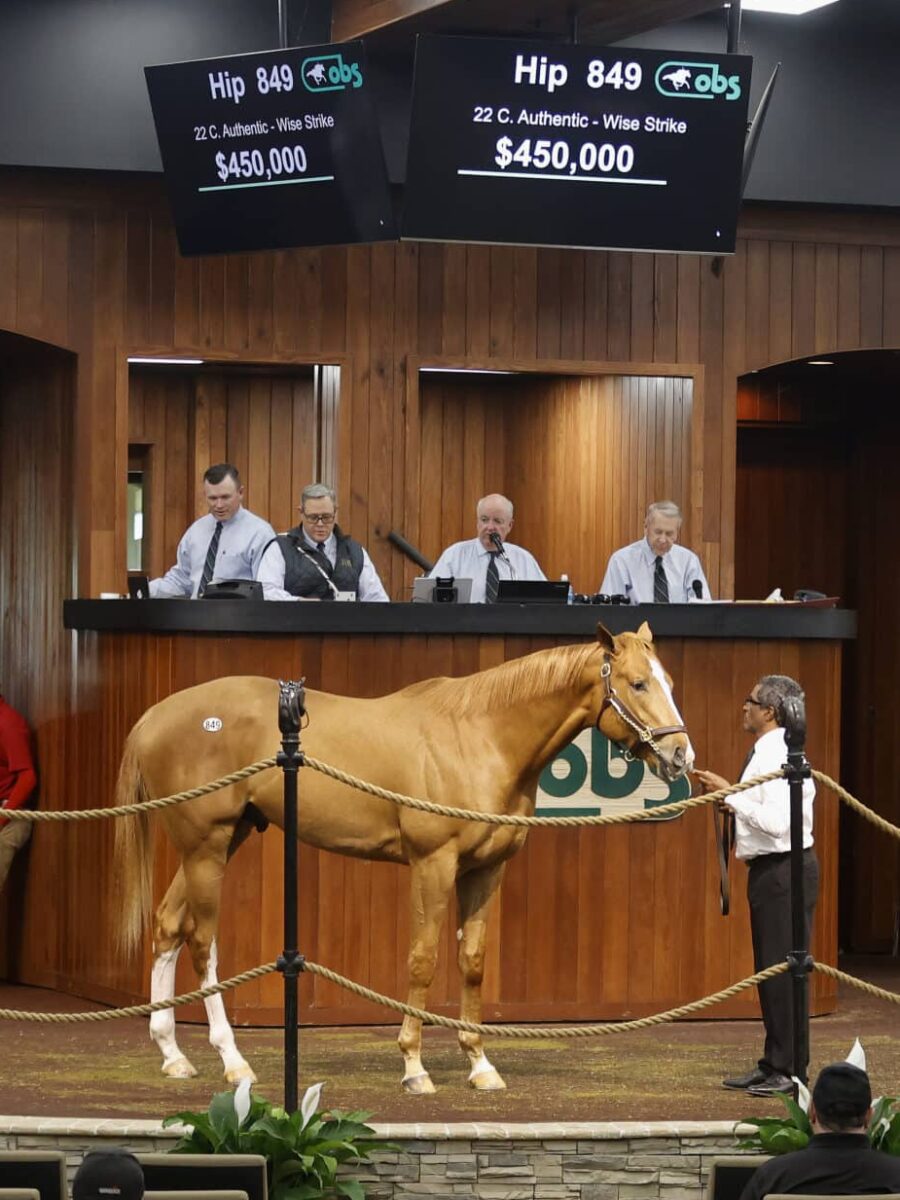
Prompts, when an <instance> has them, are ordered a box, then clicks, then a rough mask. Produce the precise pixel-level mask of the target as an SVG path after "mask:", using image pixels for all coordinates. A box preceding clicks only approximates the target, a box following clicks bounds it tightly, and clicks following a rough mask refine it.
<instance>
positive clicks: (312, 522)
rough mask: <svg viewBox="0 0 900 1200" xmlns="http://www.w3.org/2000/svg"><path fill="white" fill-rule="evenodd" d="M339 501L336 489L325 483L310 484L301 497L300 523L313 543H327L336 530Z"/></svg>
mask: <svg viewBox="0 0 900 1200" xmlns="http://www.w3.org/2000/svg"><path fill="white" fill-rule="evenodd" d="M336 516H337V500H336V498H335V494H334V488H330V487H328V485H327V484H324V483H310V484H308V485H307V486H306V487H305V488H304V489H303V492H302V494H301V496H300V522H301V524H302V525H303V532H304V533H305V534H306V536H307V537H308V538H309V540H310V541H311V542H327V541H328V539H329V538H330V537H331V533H332V530H333V529H334V521H335V517H336Z"/></svg>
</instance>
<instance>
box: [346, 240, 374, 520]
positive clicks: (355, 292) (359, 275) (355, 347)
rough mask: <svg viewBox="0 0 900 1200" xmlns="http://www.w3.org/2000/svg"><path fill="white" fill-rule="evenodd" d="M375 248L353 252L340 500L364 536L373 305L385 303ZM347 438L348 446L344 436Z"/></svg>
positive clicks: (368, 455)
mask: <svg viewBox="0 0 900 1200" xmlns="http://www.w3.org/2000/svg"><path fill="white" fill-rule="evenodd" d="M371 254H372V251H371V247H363V246H353V247H351V248H350V250H349V260H348V272H347V279H348V294H347V323H348V327H349V338H348V341H349V347H348V348H349V350H350V353H351V356H352V362H353V365H352V368H351V371H350V374H351V376H352V392H351V397H350V403H349V406H346V405H345V406H344V412H345V415H346V418H347V421H346V423H345V424H344V425H343V426H342V430H341V433H342V445H346V455H347V457H346V467H347V472H346V474H345V473H344V470H343V468H344V465H345V461H344V460H343V459H342V463H341V468H342V470H341V480H340V497H341V504H342V507H343V511H344V519H345V520H346V521H347V524H348V526H349V528H350V529H354V530H356V532H357V536H358V537H359V536H361V535H362V534H363V531H364V530H365V529H366V527H367V520H366V497H367V495H368V490H369V482H370V475H369V473H370V469H371V462H370V451H371V443H370V429H369V417H368V407H369V387H370V382H371V376H370V370H369V356H370V353H371V329H370V326H371V319H372V304H373V302H374V303H376V304H381V303H382V298H381V297H380V296H373V295H372V258H371ZM344 436H346V437H347V441H346V443H344V441H343V437H344Z"/></svg>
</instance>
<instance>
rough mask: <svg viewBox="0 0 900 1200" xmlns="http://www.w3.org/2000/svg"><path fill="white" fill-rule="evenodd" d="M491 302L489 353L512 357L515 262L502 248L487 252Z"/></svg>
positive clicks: (495, 247) (498, 247) (514, 317)
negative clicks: (488, 255) (488, 256)
mask: <svg viewBox="0 0 900 1200" xmlns="http://www.w3.org/2000/svg"><path fill="white" fill-rule="evenodd" d="M489 253H490V270H491V275H490V278H491V303H490V310H489V314H488V320H489V323H490V343H489V353H490V354H492V355H496V356H497V357H499V358H511V357H512V355H513V353H514V347H515V325H516V310H515V299H516V296H515V271H516V260H515V257H514V256H513V255H512V254H508V253H507V252H506V250H505V248H504V247H502V246H492V247H491V249H490V252H489Z"/></svg>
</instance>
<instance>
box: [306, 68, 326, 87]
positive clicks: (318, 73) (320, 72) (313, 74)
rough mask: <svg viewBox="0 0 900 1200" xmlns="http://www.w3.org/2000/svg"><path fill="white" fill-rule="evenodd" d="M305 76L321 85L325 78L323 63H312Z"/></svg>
mask: <svg viewBox="0 0 900 1200" xmlns="http://www.w3.org/2000/svg"><path fill="white" fill-rule="evenodd" d="M306 78H307V79H311V80H312V81H313V83H314V84H316V85H317V86H318V87H321V85H322V84H323V83H324V82H325V80H326V78H327V76H326V75H325V67H324V66H323V64H322V63H320V62H317V63H314V64H313V65H312V66H311V67H310V68H309V70H308V71H307V72H306Z"/></svg>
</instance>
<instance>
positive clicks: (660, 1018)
mask: <svg viewBox="0 0 900 1200" xmlns="http://www.w3.org/2000/svg"><path fill="white" fill-rule="evenodd" d="M303 969H304V971H308V972H309V973H310V974H311V975H320V976H321V977H322V978H323V979H327V980H328V981H329V982H330V983H335V984H337V985H338V987H342V988H346V989H347V991H348V992H353V993H354V995H357V996H361V997H362V998H363V999H364V1000H371V1001H373V1002H374V1003H375V1004H381V1005H383V1007H385V1008H390V1009H393V1011H394V1012H399V1013H403V1014H404V1015H405V1016H407V1017H416V1018H417V1019H418V1020H420V1021H424V1022H425V1024H426V1025H440V1026H441V1027H442V1028H443V1029H459V1030H462V1031H463V1032H465V1033H478V1034H483V1035H485V1036H488V1037H500V1038H535V1037H545V1038H586V1037H600V1036H601V1035H603V1034H607V1033H630V1032H631V1031H632V1030H635V1029H647V1028H649V1027H650V1026H652V1025H664V1024H666V1023H667V1022H669V1021H677V1020H678V1019H679V1018H680V1017H686V1016H689V1015H690V1014H691V1013H695V1012H700V1011H701V1010H702V1009H704V1008H709V1007H710V1006H711V1005H713V1004H719V1003H720V1002H721V1001H722V1000H729V999H731V997H732V996H736V995H737V994H738V993H739V992H743V991H745V990H746V989H747V988H750V987H754V986H755V985H756V984H758V983H763V982H765V980H767V979H772V978H773V977H774V976H775V975H781V974H782V972H784V971H786V970H787V969H788V964H787V963H786V962H783V963H775V965H774V966H771V967H766V969H765V970H764V971H757V973H756V974H755V975H748V977H747V978H746V979H742V980H740V982H738V983H733V984H732V985H731V986H730V987H727V988H724V989H723V990H722V991H721V992H714V993H713V995H711V996H704V997H703V999H702V1000H693V1001H691V1003H690V1004H682V1005H680V1006H679V1007H678V1008H670V1009H668V1010H667V1011H666V1012H661V1013H655V1014H653V1015H652V1016H649V1017H641V1018H639V1019H638V1020H635V1021H612V1022H607V1023H606V1024H603V1025H564V1026H559V1025H478V1024H475V1022H474V1021H458V1020H455V1019H454V1018H453V1017H441V1016H438V1014H437V1013H433V1012H427V1011H426V1010H425V1009H423V1008H414V1007H413V1006H412V1005H411V1004H404V1003H403V1002H402V1001H400V1000H392V999H391V998H390V997H388V996H383V995H381V993H380V992H373V991H372V989H371V988H367V987H363V985H362V984H361V983H354V982H353V980H352V979H347V978H346V976H344V975H339V974H338V973H337V972H336V971H332V970H329V968H328V967H323V966H321V965H320V964H319V963H314V962H309V960H307V961H306V962H304V964H303Z"/></svg>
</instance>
